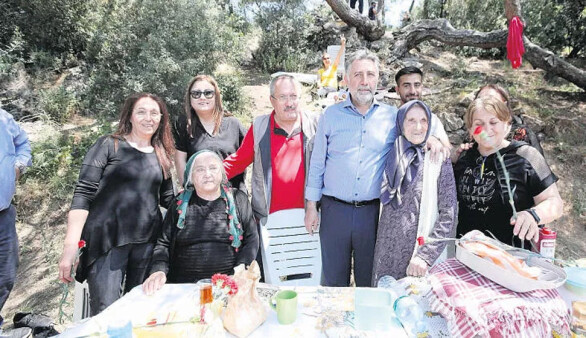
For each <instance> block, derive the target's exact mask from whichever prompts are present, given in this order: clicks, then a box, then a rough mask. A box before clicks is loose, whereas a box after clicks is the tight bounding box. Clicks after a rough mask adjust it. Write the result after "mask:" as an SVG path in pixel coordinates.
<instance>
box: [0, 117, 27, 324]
mask: <svg viewBox="0 0 586 338" xmlns="http://www.w3.org/2000/svg"><path fill="white" fill-rule="evenodd" d="M30 165H31V146H30V144H29V141H28V137H27V135H26V133H25V132H24V131H23V130H22V129H21V128H20V127H19V126H18V124H17V123H16V121H14V118H13V117H12V115H10V114H8V113H7V112H6V111H4V110H2V109H0V311H1V310H2V307H3V306H4V303H6V300H7V299H8V295H9V294H10V291H11V290H12V287H13V285H14V279H15V278H16V269H17V268H18V238H17V236H16V226H15V223H16V209H15V208H14V206H13V205H12V204H11V201H12V196H13V195H14V191H15V189H16V181H17V180H18V178H19V177H20V175H22V174H23V173H24V171H25V169H26V168H27V167H28V166H30ZM3 321H4V319H3V318H2V316H0V326H1V325H2V322H3Z"/></svg>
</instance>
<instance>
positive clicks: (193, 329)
mask: <svg viewBox="0 0 586 338" xmlns="http://www.w3.org/2000/svg"><path fill="white" fill-rule="evenodd" d="M416 280H417V279H412V280H411V279H406V280H404V281H401V282H402V283H403V284H404V285H405V286H406V287H407V285H410V284H409V282H415V281H416ZM419 284H421V282H419ZM408 288H410V290H411V291H414V290H417V289H416V288H414V287H413V284H411V286H409V287H408ZM282 289H291V290H295V291H296V292H297V293H298V313H297V319H296V321H295V322H294V323H293V324H290V325H280V324H279V323H278V322H277V316H276V312H275V311H273V310H271V309H270V308H269V305H268V304H269V299H270V298H271V297H272V296H273V295H274V294H276V293H277V292H278V291H279V290H282ZM355 290H356V288H353V287H347V288H334V287H322V286H316V287H308V286H304V287H282V288H280V287H275V286H272V285H268V284H263V283H260V284H259V287H258V288H257V291H258V293H259V296H260V297H261V299H263V300H266V304H267V313H268V317H267V320H266V321H265V322H264V323H263V324H262V325H261V326H260V327H259V328H257V329H256V330H255V331H254V332H253V333H252V334H251V335H250V336H249V337H271V336H275V334H277V333H278V334H279V336H280V337H282V338H285V337H326V336H327V337H348V336H355V337H381V336H383V337H385V336H388V337H398V338H399V337H407V334H406V332H405V331H404V329H403V328H402V326H401V325H400V323H399V322H394V325H392V327H391V329H390V330H387V331H385V332H381V331H360V330H357V329H355V328H354V294H355ZM422 291H423V290H422ZM416 292H419V291H416ZM198 313H199V290H198V287H197V286H196V284H166V285H164V286H163V288H162V289H161V290H159V291H158V292H157V293H156V294H155V295H153V296H147V295H145V294H144V293H143V292H142V288H141V286H137V287H135V288H134V289H132V290H131V291H130V292H129V293H127V294H126V295H124V296H123V297H122V298H120V299H119V300H118V301H116V302H115V303H114V304H112V305H111V306H110V307H108V308H107V309H105V310H104V311H103V312H102V313H100V314H98V315H96V316H94V317H91V318H86V319H85V320H82V321H80V322H78V323H76V324H75V325H74V326H73V327H71V328H69V329H67V330H66V331H65V332H63V333H62V334H61V336H60V337H83V336H94V337H99V336H102V337H107V334H106V332H107V329H108V327H109V326H113V325H124V323H127V322H128V321H130V322H132V326H133V334H134V336H135V337H170V336H175V337H181V336H182V337H194V336H201V335H206V334H207V335H209V336H217V332H218V330H221V328H218V325H221V324H218V323H215V324H208V325H202V324H200V323H197V322H193V318H194V316H195V315H196V314H198ZM389 320H392V319H391V318H390V319H389ZM428 320H429V322H430V323H431V326H430V327H433V328H434V330H435V331H434V332H436V333H438V332H439V331H438V329H439V330H440V331H443V334H441V335H440V334H437V335H433V334H432V335H431V336H448V334H447V332H448V331H447V327H446V325H445V320H444V319H443V318H441V317H440V316H439V315H437V316H429V317H428ZM148 322H151V324H153V322H156V324H154V325H147V323H148ZM220 323H221V322H220ZM224 335H225V336H226V337H233V336H232V335H231V334H229V333H227V332H225V333H224Z"/></svg>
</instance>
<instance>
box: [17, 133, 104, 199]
mask: <svg viewBox="0 0 586 338" xmlns="http://www.w3.org/2000/svg"><path fill="white" fill-rule="evenodd" d="M112 132H113V129H112V127H111V125H110V123H106V122H102V123H101V124H100V126H99V127H98V128H97V130H92V129H89V128H87V127H86V128H84V129H83V130H81V131H79V132H77V133H76V134H75V135H67V134H60V135H59V136H58V137H55V138H50V139H48V140H45V141H42V142H34V143H32V154H33V159H34V165H33V166H32V167H31V168H30V170H29V171H27V173H26V175H25V176H24V177H23V179H24V180H25V181H26V182H28V181H29V180H31V181H36V182H37V183H38V184H41V185H42V186H44V187H45V188H46V189H47V191H50V192H51V194H52V196H56V197H61V198H64V199H69V198H70V196H71V194H72V193H73V189H74V187H75V184H76V182H77V177H78V174H79V170H80V168H81V163H82V162H83V158H84V157H85V154H86V153H87V151H88V149H89V148H90V146H91V145H92V144H94V142H95V141H96V140H97V139H98V137H100V136H102V135H106V134H111V133H112Z"/></svg>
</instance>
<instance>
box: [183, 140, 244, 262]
mask: <svg viewBox="0 0 586 338" xmlns="http://www.w3.org/2000/svg"><path fill="white" fill-rule="evenodd" d="M204 153H210V154H214V155H215V156H216V157H217V158H218V161H220V163H222V159H221V158H220V156H218V154H216V153H215V152H213V151H211V150H200V151H198V152H197V153H195V154H193V155H192V156H191V157H190V158H189V161H187V164H186V166H185V172H184V174H183V176H184V179H183V191H182V192H181V194H179V196H177V205H178V207H177V213H178V214H179V219H178V220H177V227H178V228H179V229H183V228H184V227H185V215H186V214H187V207H188V205H189V200H190V199H191V195H192V194H193V192H194V191H195V187H194V186H193V182H192V181H191V173H192V171H193V163H194V162H195V159H196V158H197V157H198V156H199V155H201V154H204ZM220 197H222V198H223V199H224V201H225V202H226V214H227V216H228V228H229V229H228V231H229V232H230V240H231V241H232V246H233V247H234V248H235V250H236V251H238V248H239V247H240V245H241V244H242V233H243V230H242V225H241V224H240V221H239V220H238V215H237V213H236V203H235V202H234V196H233V195H232V192H231V191H230V187H229V185H228V179H227V177H226V172H225V171H224V170H223V169H222V183H220Z"/></svg>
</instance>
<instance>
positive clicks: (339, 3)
mask: <svg viewBox="0 0 586 338" xmlns="http://www.w3.org/2000/svg"><path fill="white" fill-rule="evenodd" d="M326 2H327V3H328V5H330V7H331V8H332V10H333V11H334V12H335V13H336V14H337V15H338V16H339V17H340V19H342V21H344V22H345V23H346V24H347V25H348V26H352V27H356V31H357V32H358V33H359V34H361V35H362V36H364V38H365V39H366V40H368V41H376V40H378V39H380V38H381V37H382V36H383V35H384V34H385V26H384V25H382V24H381V23H380V22H379V20H370V19H368V17H366V16H362V15H361V14H360V13H358V11H355V10H353V9H352V8H350V6H348V2H347V1H345V0H326Z"/></svg>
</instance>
